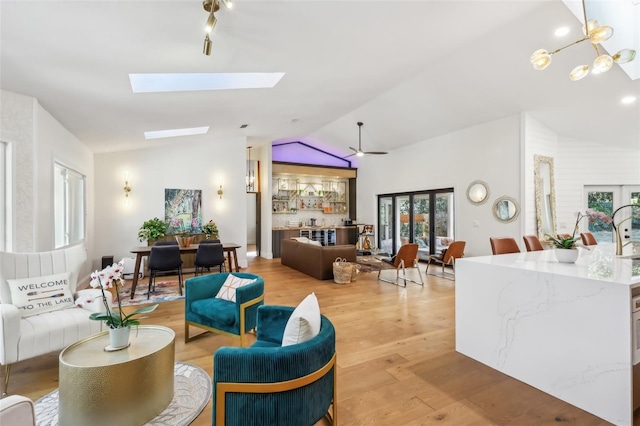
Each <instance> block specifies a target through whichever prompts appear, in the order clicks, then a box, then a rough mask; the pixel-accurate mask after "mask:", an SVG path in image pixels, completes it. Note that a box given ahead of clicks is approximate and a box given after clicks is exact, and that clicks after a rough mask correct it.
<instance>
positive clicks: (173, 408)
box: [35, 361, 211, 426]
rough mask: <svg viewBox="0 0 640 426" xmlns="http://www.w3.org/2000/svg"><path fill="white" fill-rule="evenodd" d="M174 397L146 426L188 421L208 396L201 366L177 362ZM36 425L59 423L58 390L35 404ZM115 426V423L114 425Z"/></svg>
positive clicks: (173, 425)
mask: <svg viewBox="0 0 640 426" xmlns="http://www.w3.org/2000/svg"><path fill="white" fill-rule="evenodd" d="M173 374H174V390H173V399H172V400H171V403H170V404H169V406H168V407H167V408H166V409H165V410H164V411H163V412H162V413H160V414H159V415H158V416H157V417H156V418H155V419H153V420H152V421H150V422H149V423H146V425H148V426H178V425H179V426H182V425H188V424H190V423H191V422H192V421H193V420H194V419H195V418H196V417H198V415H199V414H200V413H201V412H202V410H203V409H204V407H205V406H206V405H207V403H208V402H209V400H210V399H211V378H210V377H209V375H208V374H207V373H206V371H204V370H203V369H202V368H200V367H196V366H195V365H191V364H187V363H185V362H178V361H176V363H175V365H174V368H173ZM35 411H36V423H37V426H57V425H58V390H57V389H56V390H54V391H53V392H51V393H49V394H47V395H45V396H43V397H42V398H40V399H39V400H37V401H36V403H35ZM114 426H115V425H114Z"/></svg>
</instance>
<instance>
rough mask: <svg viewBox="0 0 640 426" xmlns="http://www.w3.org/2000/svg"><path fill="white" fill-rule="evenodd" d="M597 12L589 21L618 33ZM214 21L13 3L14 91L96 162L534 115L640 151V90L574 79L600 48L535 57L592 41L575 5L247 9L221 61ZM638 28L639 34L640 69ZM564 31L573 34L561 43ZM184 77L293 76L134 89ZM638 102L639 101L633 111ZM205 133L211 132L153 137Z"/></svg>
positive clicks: (385, 136)
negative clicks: (143, 80) (163, 150)
mask: <svg viewBox="0 0 640 426" xmlns="http://www.w3.org/2000/svg"><path fill="white" fill-rule="evenodd" d="M631 1H632V0H615V2H626V3H631ZM603 3H610V2H603ZM589 4H590V3H588V6H587V12H588V17H589V18H592V17H594V18H598V19H599V20H600V23H601V24H603V25H604V24H607V23H608V22H607V21H606V19H604V18H602V17H600V16H595V15H591V14H590V13H589V11H590V9H591V7H590V6H589ZM631 4H632V3H631ZM600 6H602V5H600ZM633 8H634V10H636V11H638V10H640V6H633ZM596 9H598V10H599V9H606V8H603V7H594V10H596ZM594 13H595V12H594ZM636 16H640V12H639V13H637V15H636ZM206 18H207V12H205V11H204V10H203V8H202V5H201V2H200V1H198V0H194V1H191V0H181V1H132V0H120V1H2V2H0V25H1V27H0V35H1V40H2V43H1V45H0V55H1V56H0V61H1V63H0V66H1V68H0V72H1V74H0V84H1V87H2V89H5V90H9V91H12V92H17V93H22V94H25V95H29V96H33V97H36V98H37V99H38V100H39V102H40V103H41V104H42V106H43V107H44V108H45V109H46V110H47V111H49V112H50V113H51V114H52V115H53V116H54V117H55V118H56V119H58V121H60V122H61V123H62V124H63V125H64V126H65V127H66V128H67V129H69V130H70V131H71V132H72V133H73V134H74V135H76V137H78V138H79V139H80V140H81V141H83V142H84V143H86V144H87V145H88V146H89V147H90V148H91V149H92V150H93V151H95V152H104V151H115V150H123V149H134V148H139V147H146V146H158V145H162V144H167V143H181V142H185V141H190V140H194V141H195V140H212V139H213V138H212V136H214V137H215V140H224V137H225V136H234V135H245V136H247V137H249V138H250V141H256V140H263V141H269V142H270V141H289V140H304V141H307V142H311V143H313V144H315V145H316V146H319V147H321V148H325V149H328V150H330V151H331V152H333V153H335V154H337V155H348V154H350V150H349V149H348V146H357V136H358V129H357V126H356V122H357V121H363V122H364V126H363V131H362V144H363V149H365V150H370V151H372V150H392V149H394V148H397V147H399V146H403V145H408V144H411V143H415V142H418V141H421V140H425V139H429V138H432V137H435V136H438V135H442V134H445V133H449V132H451V131H455V130H456V129H460V128H465V127H469V126H472V125H475V124H479V123H483V122H486V121H489V120H493V119H497V118H500V117H504V116H507V115H510V114H515V113H519V112H521V111H529V112H531V114H532V115H533V116H534V117H535V118H536V119H538V120H540V121H542V122H543V123H544V124H546V125H547V126H549V127H551V128H552V129H554V130H555V131H557V132H558V133H559V134H560V135H561V136H564V137H570V138H577V139H581V140H590V141H595V142H600V143H603V144H608V145H610V144H616V145H620V146H629V147H631V146H633V147H638V146H639V145H640V79H638V80H634V81H632V80H631V79H630V78H629V77H628V76H627V75H626V74H625V73H624V72H623V71H622V69H621V68H620V66H618V65H614V69H612V70H611V71H610V72H608V73H606V74H603V75H598V76H588V77H587V78H585V79H584V80H582V81H579V82H571V81H570V80H569V78H568V73H569V71H570V70H571V69H572V68H573V67H574V66H576V65H580V64H582V63H590V62H591V61H592V60H593V59H594V58H595V55H594V53H593V49H592V48H591V47H590V46H589V43H588V42H586V43H582V44H580V45H577V46H574V47H571V48H569V49H567V50H566V51H563V52H561V53H559V54H557V55H554V57H553V63H552V64H551V65H550V66H549V68H548V69H547V70H544V71H535V70H533V68H532V67H531V65H530V64H529V55H530V54H531V53H532V52H533V51H534V50H536V49H539V48H545V49H547V50H552V49H555V48H557V47H560V46H562V45H564V44H567V43H569V42H571V41H574V40H576V39H578V38H580V37H581V34H580V24H579V23H578V22H577V20H576V18H575V17H574V16H573V14H572V13H571V12H570V11H569V10H568V9H567V7H565V6H564V5H563V3H562V2H561V1H560V0H550V1H523V0H520V1H518V0H513V1H479V0H475V1H455V0H448V1H395V0H389V1H361V0H353V1H346V0H342V1H304V0H299V1H266V0H262V1H249V0H237V1H236V2H235V7H234V8H233V9H232V10H228V9H226V8H225V7H224V6H222V7H221V10H220V12H219V13H218V25H217V26H216V28H215V30H214V32H213V33H212V41H213V53H212V55H211V56H205V55H203V54H202V43H203V39H204V33H203V26H204V23H205V21H206ZM636 24H637V25H635V27H634V28H632V29H631V30H625V31H626V32H627V33H629V32H631V37H630V40H634V43H635V46H626V47H630V48H635V49H636V50H637V51H638V52H639V54H638V59H636V61H635V63H636V64H637V63H640V22H636ZM561 25H567V26H569V27H570V29H571V33H570V34H569V35H568V36H566V37H565V38H564V39H561V40H560V39H557V38H556V37H555V36H554V35H553V31H554V30H555V29H556V28H557V27H559V26H561ZM615 30H616V33H615V34H614V36H613V38H612V40H613V39H615V38H616V35H617V34H618V33H620V32H621V31H623V29H621V28H615ZM610 53H614V52H610ZM625 66H635V64H634V63H631V64H627V65H625ZM181 72H286V75H285V76H284V77H283V79H282V80H281V81H280V83H279V84H278V85H277V86H276V87H275V88H273V89H248V90H226V91H208V92H184V93H156V94H149V93H139V94H133V93H132V91H131V87H130V85H129V77H128V74H129V73H181ZM630 94H635V95H636V96H637V97H638V101H636V103H635V104H633V105H631V106H623V105H622V104H621V103H620V99H621V98H622V97H623V96H625V95H630ZM294 119H296V120H297V121H296V122H295V123H291V121H292V120H294ZM243 123H248V124H249V127H248V128H246V129H243V130H240V129H239V127H240V125H241V124H243ZM201 126H210V127H211V129H210V130H209V133H208V134H207V135H200V136H189V137H181V138H173V139H164V140H152V141H146V140H145V139H144V134H143V133H144V132H145V131H151V130H164V129H170V128H187V127H201Z"/></svg>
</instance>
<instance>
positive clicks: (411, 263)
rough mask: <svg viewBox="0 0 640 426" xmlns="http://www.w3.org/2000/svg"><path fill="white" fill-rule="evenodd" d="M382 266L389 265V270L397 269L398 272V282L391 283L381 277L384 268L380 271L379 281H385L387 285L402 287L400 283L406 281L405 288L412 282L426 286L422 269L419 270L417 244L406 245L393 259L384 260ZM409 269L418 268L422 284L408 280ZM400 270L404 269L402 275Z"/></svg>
mask: <svg viewBox="0 0 640 426" xmlns="http://www.w3.org/2000/svg"><path fill="white" fill-rule="evenodd" d="M380 260H382V264H383V265H384V264H387V265H389V268H395V270H396V280H395V281H391V280H387V279H384V278H381V277H380V274H381V272H382V270H383V268H380V269H379V270H378V279H379V280H380V281H384V282H387V283H391V284H395V285H398V286H399V285H400V283H399V281H400V279H402V280H403V281H404V286H405V287H406V286H407V281H411V282H412V283H416V284H420V285H424V281H423V280H422V274H421V273H420V268H418V245H417V244H413V243H411V244H405V245H403V246H401V247H400V250H398V253H396V255H395V256H393V257H391V258H382V259H380ZM407 268H416V270H417V271H418V276H419V277H420V282H418V281H414V280H412V279H410V278H407ZM400 269H402V275H400Z"/></svg>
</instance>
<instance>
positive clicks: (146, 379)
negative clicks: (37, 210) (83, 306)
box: [58, 326, 175, 426]
mask: <svg viewBox="0 0 640 426" xmlns="http://www.w3.org/2000/svg"><path fill="white" fill-rule="evenodd" d="M130 342H131V345H130V346H129V347H128V348H126V349H123V350H120V351H115V352H107V351H105V350H104V348H105V346H107V345H108V344H109V334H108V331H105V332H102V333H99V334H96V335H93V336H90V337H88V338H86V339H83V340H80V341H78V342H76V343H74V344H72V345H71V346H69V347H67V348H66V349H64V350H63V351H62V352H61V353H60V358H59V360H60V373H59V374H60V388H59V412H58V422H59V425H92V426H98V425H108V426H114V425H141V424H144V423H146V422H148V421H149V420H151V419H153V418H155V417H156V416H157V415H158V414H160V413H161V412H162V411H163V410H164V409H165V408H167V406H168V405H169V403H170V402H171V399H172V398H173V387H174V383H173V381H174V377H173V369H174V365H173V364H174V358H175V348H174V346H175V333H174V332H173V330H171V329H169V328H166V327H161V326H139V327H138V329H137V330H136V329H135V328H133V329H132V330H131V337H130Z"/></svg>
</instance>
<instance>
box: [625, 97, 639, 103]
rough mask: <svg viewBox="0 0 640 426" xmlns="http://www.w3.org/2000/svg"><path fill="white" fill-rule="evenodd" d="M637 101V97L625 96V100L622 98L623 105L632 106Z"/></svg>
mask: <svg viewBox="0 0 640 426" xmlns="http://www.w3.org/2000/svg"><path fill="white" fill-rule="evenodd" d="M635 101H636V97H635V96H625V97H624V98H622V103H623V104H632V103H634V102H635Z"/></svg>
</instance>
